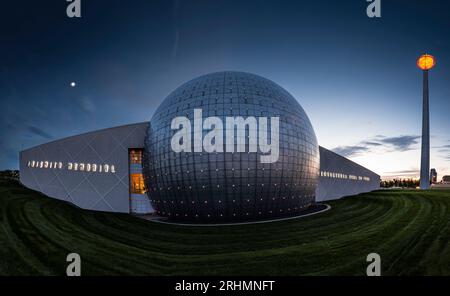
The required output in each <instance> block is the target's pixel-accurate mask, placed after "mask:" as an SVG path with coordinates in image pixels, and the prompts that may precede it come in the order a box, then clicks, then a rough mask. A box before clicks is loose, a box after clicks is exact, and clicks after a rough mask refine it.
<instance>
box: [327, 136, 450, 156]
mask: <svg viewBox="0 0 450 296" xmlns="http://www.w3.org/2000/svg"><path fill="white" fill-rule="evenodd" d="M418 139H420V136H415V135H403V136H398V137H386V136H383V135H377V136H375V137H374V138H371V139H367V140H363V141H361V142H359V143H356V144H355V145H349V146H339V147H336V148H334V149H332V151H334V152H336V153H337V154H340V155H342V156H345V157H352V156H358V155H360V154H362V153H365V152H366V153H367V152H373V151H383V152H393V151H400V152H404V151H408V150H412V149H414V147H413V146H414V145H415V144H417V143H418ZM447 146H450V145H447Z"/></svg>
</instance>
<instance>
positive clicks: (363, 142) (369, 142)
mask: <svg viewBox="0 0 450 296" xmlns="http://www.w3.org/2000/svg"><path fill="white" fill-rule="evenodd" d="M361 144H363V145H366V146H382V145H383V144H381V143H377V142H372V141H362V142H361Z"/></svg>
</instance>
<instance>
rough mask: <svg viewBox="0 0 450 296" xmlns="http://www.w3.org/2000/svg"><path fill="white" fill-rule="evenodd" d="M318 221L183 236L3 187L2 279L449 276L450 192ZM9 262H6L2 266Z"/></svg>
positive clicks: (381, 202) (359, 206)
mask: <svg viewBox="0 0 450 296" xmlns="http://www.w3.org/2000/svg"><path fill="white" fill-rule="evenodd" d="M329 203H330V205H331V206H332V209H331V210H329V211H327V212H325V213H322V214H319V215H317V216H311V217H305V218H303V219H298V220H289V221H281V222H274V223H266V224H253V225H243V226H224V227H186V226H176V225H164V224H158V223H151V222H149V221H145V220H142V219H139V218H136V217H133V216H130V215H126V214H113V213H100V212H93V211H86V210H81V209H78V208H76V207H73V206H71V205H69V204H67V203H64V202H61V201H58V200H53V199H49V198H47V197H45V196H43V195H42V194H39V193H37V192H34V191H31V190H28V189H26V188H23V187H22V186H20V185H19V184H17V183H14V182H12V181H4V180H1V181H0V207H1V209H0V215H1V216H0V219H1V225H0V226H1V227H0V246H1V250H0V254H2V259H0V262H1V265H0V274H5V275H6V274H13V275H20V274H64V273H65V268H66V264H67V263H66V262H65V258H66V255H67V253H69V252H77V253H79V254H80V255H81V257H82V270H83V274H86V275H87V274H153V275H159V274H161V275H214V274H216V275H307V274H312V275H326V274H341V275H364V274H365V270H366V266H367V263H366V261H365V259H366V256H367V254H368V253H371V252H377V253H379V254H380V255H381V257H382V271H383V274H392V275H402V274H406V275H414V274H439V275H443V274H446V275H449V274H450V271H449V266H450V264H449V263H450V254H449V239H448V238H449V236H450V233H449V230H450V221H449V217H450V213H449V209H450V192H449V191H425V192H424V191H415V190H414V191H377V192H372V193H367V194H361V195H358V196H354V197H349V198H344V199H341V200H337V201H331V202H329ZM6 253H8V256H4V255H5V254H6Z"/></svg>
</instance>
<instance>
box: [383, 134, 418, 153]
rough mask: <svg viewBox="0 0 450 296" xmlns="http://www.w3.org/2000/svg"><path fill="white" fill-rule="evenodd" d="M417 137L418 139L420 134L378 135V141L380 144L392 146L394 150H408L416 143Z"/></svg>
mask: <svg viewBox="0 0 450 296" xmlns="http://www.w3.org/2000/svg"><path fill="white" fill-rule="evenodd" d="M418 139H420V136H413V135H406V136H399V137H384V136H379V138H378V142H381V143H382V144H387V145H390V146H392V147H393V148H394V149H395V150H398V151H401V152H403V151H408V150H412V149H413V147H412V146H413V145H415V144H417V143H418Z"/></svg>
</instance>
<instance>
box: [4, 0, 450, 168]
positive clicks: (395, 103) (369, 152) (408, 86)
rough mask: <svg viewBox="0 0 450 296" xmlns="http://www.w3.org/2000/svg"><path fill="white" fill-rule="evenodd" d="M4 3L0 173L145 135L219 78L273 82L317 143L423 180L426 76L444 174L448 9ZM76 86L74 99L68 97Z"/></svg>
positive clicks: (431, 1) (145, 1)
mask: <svg viewBox="0 0 450 296" xmlns="http://www.w3.org/2000/svg"><path fill="white" fill-rule="evenodd" d="M81 1H82V18H81V19H69V18H68V17H67V16H66V14H65V11H66V5H67V4H68V3H67V2H66V1H64V0H41V1H31V0H29V1H8V2H9V3H8V2H6V1H4V2H5V3H3V2H2V9H1V11H2V16H1V18H0V42H1V43H0V45H1V46H0V57H1V59H0V98H1V100H0V152H1V155H0V169H5V168H17V166H18V163H17V161H18V152H19V150H21V148H22V147H23V148H28V147H31V146H34V145H37V144H41V143H44V142H47V141H49V140H51V139H57V138H60V137H65V136H69V135H73V134H77V133H81V132H85V131H90V130H95V129H100V128H105V127H110V126H114V125H120V124H126V123H133V122H140V121H148V120H149V119H150V118H151V115H152V114H153V112H154V111H155V108H156V107H157V106H158V105H159V103H160V102H161V101H162V100H163V99H164V98H165V97H166V96H167V95H168V94H169V93H170V92H171V91H172V90H173V89H175V88H176V87H177V86H179V85H180V84H181V83H183V82H185V81H187V80H190V79H192V78H194V77H196V76H198V75H201V74H205V73H208V72H213V71H220V70H240V71H247V72H252V73H255V74H259V75H261V76H264V77H267V78H269V79H272V80H273V81H275V82H277V83H278V84H280V85H281V86H283V87H285V88H286V89H287V90H288V91H289V92H291V93H292V94H293V95H294V97H296V98H297V100H298V101H299V102H300V104H301V105H302V106H303V107H304V109H305V110H306V112H307V113H308V115H309V117H310V119H311V121H312V123H313V126H314V128H315V131H316V135H317V137H318V140H319V143H320V144H321V145H323V146H325V147H327V148H330V149H335V151H338V152H340V153H342V154H344V155H346V156H349V157H350V158H351V159H353V160H355V161H357V162H359V163H361V164H363V165H366V166H368V167H369V168H371V169H373V170H375V171H376V172H377V173H380V174H382V175H383V176H395V175H402V176H415V175H417V170H418V167H419V150H418V148H419V144H420V137H419V136H420V129H421V95H422V93H421V87H422V86H421V73H420V71H419V70H418V69H417V68H416V66H415V61H416V59H417V57H418V56H419V55H420V54H421V53H424V52H429V53H431V54H433V55H435V56H436V58H437V66H436V68H435V69H433V70H432V71H431V73H430V88H431V92H430V98H431V116H432V120H431V134H432V138H431V142H432V146H433V147H434V148H433V149H432V155H433V156H432V160H431V166H432V167H436V168H437V169H438V173H440V174H441V175H442V173H443V172H446V173H450V132H449V127H450V116H449V111H450V4H449V2H448V1H444V0H442V1H438V0H427V1H425V0H423V1H419V0H418V1H406V0H404V1H402V0H382V1H381V2H382V17H381V18H379V19H370V18H368V17H367V15H366V7H367V5H368V3H367V2H366V1H365V0H346V1H336V0H333V1H330V0H321V1H298V0H297V1H280V0H276V1H267V0H265V1H262V0H261V1H254V0H240V1H232V0H223V1H222V0H196V1H188V0H185V1H183V0H180V1H168V0H162V1H149V0H133V1H125V0H123V1H118V0H116V1H112V0H109V1H106V0H104V1H102V0H81ZM71 81H75V82H76V83H77V86H76V87H75V88H72V87H70V82H71Z"/></svg>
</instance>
